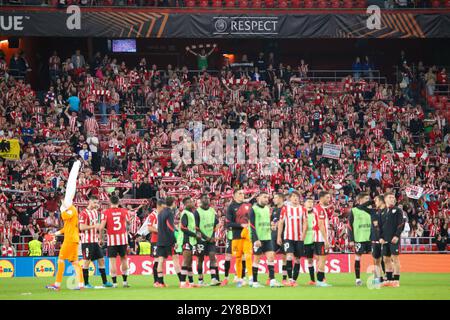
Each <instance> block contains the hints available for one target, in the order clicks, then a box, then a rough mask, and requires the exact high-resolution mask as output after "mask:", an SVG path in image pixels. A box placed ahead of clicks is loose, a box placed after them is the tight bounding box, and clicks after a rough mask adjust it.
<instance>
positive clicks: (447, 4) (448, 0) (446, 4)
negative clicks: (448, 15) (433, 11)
mask: <svg viewBox="0 0 450 320" xmlns="http://www.w3.org/2000/svg"><path fill="white" fill-rule="evenodd" d="M445 7H446V8H450V0H447V1H445Z"/></svg>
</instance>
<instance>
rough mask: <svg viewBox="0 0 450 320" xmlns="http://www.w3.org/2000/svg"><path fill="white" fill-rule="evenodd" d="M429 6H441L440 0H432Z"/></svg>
mask: <svg viewBox="0 0 450 320" xmlns="http://www.w3.org/2000/svg"><path fill="white" fill-rule="evenodd" d="M431 6H432V7H433V8H440V7H441V1H440V0H433V1H432V2H431Z"/></svg>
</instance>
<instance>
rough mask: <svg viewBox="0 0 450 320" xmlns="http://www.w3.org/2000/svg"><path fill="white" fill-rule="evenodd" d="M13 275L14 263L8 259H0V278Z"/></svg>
mask: <svg viewBox="0 0 450 320" xmlns="http://www.w3.org/2000/svg"><path fill="white" fill-rule="evenodd" d="M12 277H14V265H13V264H12V263H11V262H10V261H8V260H0V278H12Z"/></svg>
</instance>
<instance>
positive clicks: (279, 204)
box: [271, 192, 289, 285]
mask: <svg viewBox="0 0 450 320" xmlns="http://www.w3.org/2000/svg"><path fill="white" fill-rule="evenodd" d="M273 205H274V207H273V208H272V222H271V228H272V242H273V249H274V250H275V253H279V254H281V259H282V261H283V266H282V275H283V282H282V284H283V285H287V284H288V283H289V281H288V279H287V270H286V252H284V246H283V245H281V246H280V245H279V244H278V243H277V237H278V222H279V221H280V214H281V209H283V206H284V194H282V193H281V192H279V193H276V194H275V195H274V196H273ZM282 241H284V239H282Z"/></svg>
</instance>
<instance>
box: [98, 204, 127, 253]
mask: <svg viewBox="0 0 450 320" xmlns="http://www.w3.org/2000/svg"><path fill="white" fill-rule="evenodd" d="M103 221H106V234H107V242H108V246H110V247H111V246H122V245H127V244H128V232H127V222H128V221H129V213H128V210H127V209H124V208H109V209H106V210H105V211H103V212H102V222H103Z"/></svg>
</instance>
